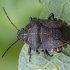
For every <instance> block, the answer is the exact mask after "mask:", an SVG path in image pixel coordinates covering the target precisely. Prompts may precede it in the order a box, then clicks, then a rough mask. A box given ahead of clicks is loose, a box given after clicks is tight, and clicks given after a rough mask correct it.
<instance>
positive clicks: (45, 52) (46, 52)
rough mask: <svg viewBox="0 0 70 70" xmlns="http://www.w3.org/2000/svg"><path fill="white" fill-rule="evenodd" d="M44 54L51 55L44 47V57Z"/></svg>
mask: <svg viewBox="0 0 70 70" xmlns="http://www.w3.org/2000/svg"><path fill="white" fill-rule="evenodd" d="M46 54H47V55H48V56H50V57H51V56H53V55H50V54H49V52H48V51H47V50H46V49H45V51H44V56H45V57H46Z"/></svg>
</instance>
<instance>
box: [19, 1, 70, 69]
mask: <svg viewBox="0 0 70 70" xmlns="http://www.w3.org/2000/svg"><path fill="white" fill-rule="evenodd" d="M40 2H41V4H42V13H41V15H40V18H43V19H44V18H46V19H47V17H48V16H49V14H50V13H54V15H55V17H56V18H60V19H62V20H64V21H66V22H67V23H70V0H40ZM28 47H29V46H28V45H27V44H25V45H24V47H23V48H22V50H21V52H20V55H19V65H18V70H70V57H68V56H66V55H64V54H63V53H59V54H57V55H55V56H53V57H49V56H46V58H45V57H44V54H43V53H41V54H37V53H36V52H35V51H32V52H31V62H29V55H28ZM64 52H66V53H68V54H70V46H68V48H67V49H65V50H64ZM50 53H52V52H50Z"/></svg>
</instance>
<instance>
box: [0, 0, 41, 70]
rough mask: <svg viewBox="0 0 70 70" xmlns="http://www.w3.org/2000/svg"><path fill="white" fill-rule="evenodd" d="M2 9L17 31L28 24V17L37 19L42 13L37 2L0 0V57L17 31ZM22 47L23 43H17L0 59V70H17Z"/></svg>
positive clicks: (35, 0)
mask: <svg viewBox="0 0 70 70" xmlns="http://www.w3.org/2000/svg"><path fill="white" fill-rule="evenodd" d="M3 7H4V8H5V10H6V12H7V14H8V16H9V17H10V19H11V21H12V22H13V23H14V24H15V25H16V26H17V27H18V29H21V28H23V27H25V26H26V25H27V24H28V23H29V17H39V15H40V13H41V11H42V6H41V4H40V2H39V0H0V57H1V56H2V54H3V53H4V52H5V50H6V49H7V48H8V47H9V46H10V45H11V44H12V43H13V42H15V41H16V39H17V30H16V29H15V28H14V27H13V26H12V25H11V24H10V22H9V20H8V19H7V17H6V15H5V13H4V11H3V9H2V8H3ZM22 46H23V42H22V41H18V42H17V43H16V44H15V45H14V46H12V48H11V49H10V50H9V51H8V52H7V53H6V55H5V56H4V57H3V58H0V70H18V58H19V53H20V51H21V49H22Z"/></svg>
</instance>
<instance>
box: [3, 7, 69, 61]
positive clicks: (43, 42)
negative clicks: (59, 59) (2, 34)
mask: <svg viewBox="0 0 70 70" xmlns="http://www.w3.org/2000/svg"><path fill="white" fill-rule="evenodd" d="M3 10H4V12H5V14H6V16H7V18H8V19H9V21H10V22H11V24H12V25H13V26H14V27H15V28H16V29H17V30H18V32H17V38H18V39H17V40H16V41H15V42H14V43H13V44H12V45H11V46H13V45H14V44H15V43H16V42H17V41H18V40H22V41H23V42H25V43H27V44H28V45H29V49H28V54H29V61H30V58H31V50H34V51H36V52H37V53H39V49H42V50H44V54H47V55H49V56H52V55H50V54H49V52H48V50H49V51H50V50H54V51H57V52H62V50H64V48H66V47H67V44H69V43H70V42H69V41H70V36H69V34H70V26H68V25H67V23H66V22H63V21H62V20H61V19H57V18H54V14H53V13H51V14H50V15H49V17H48V19H37V18H30V23H29V24H28V25H27V26H26V27H25V28H22V29H21V30H19V29H18V28H17V27H16V26H15V25H14V24H13V23H12V21H11V20H10V18H9V17H8V15H7V13H6V11H5V9H4V8H3ZM64 30H65V31H64ZM68 36H69V37H68ZM11 46H10V47H9V48H8V49H7V50H6V51H5V52H4V54H3V55H2V57H3V56H4V55H5V54H6V52H7V51H8V50H9V49H10V48H11ZM64 54H65V53H64Z"/></svg>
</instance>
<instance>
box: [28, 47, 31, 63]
mask: <svg viewBox="0 0 70 70" xmlns="http://www.w3.org/2000/svg"><path fill="white" fill-rule="evenodd" d="M28 55H29V62H30V60H31V47H29V49H28Z"/></svg>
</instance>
